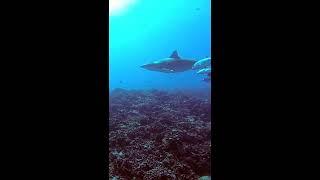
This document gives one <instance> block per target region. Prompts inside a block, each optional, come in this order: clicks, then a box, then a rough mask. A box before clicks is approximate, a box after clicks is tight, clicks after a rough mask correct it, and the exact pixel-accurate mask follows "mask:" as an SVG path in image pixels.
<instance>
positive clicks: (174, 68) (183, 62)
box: [140, 50, 196, 73]
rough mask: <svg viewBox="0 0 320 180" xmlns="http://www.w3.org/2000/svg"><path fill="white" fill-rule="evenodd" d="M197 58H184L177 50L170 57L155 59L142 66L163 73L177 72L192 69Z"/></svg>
mask: <svg viewBox="0 0 320 180" xmlns="http://www.w3.org/2000/svg"><path fill="white" fill-rule="evenodd" d="M195 63H196V60H192V59H183V58H181V57H180V56H179V54H178V51H177V50H175V51H173V52H172V53H171V55H170V56H169V57H168V58H164V59H160V60H156V61H153V62H151V63H147V64H144V65H142V66H140V67H141V68H144V69H147V70H150V71H158V72H163V73H177V72H183V71H187V70H191V69H192V66H193V65H194V64H195Z"/></svg>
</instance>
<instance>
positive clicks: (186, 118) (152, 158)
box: [107, 89, 211, 180]
mask: <svg viewBox="0 0 320 180" xmlns="http://www.w3.org/2000/svg"><path fill="white" fill-rule="evenodd" d="M109 113H110V116H109V137H107V138H109V159H108V161H109V170H108V172H109V175H108V176H109V179H130V180H131V179H146V180H153V179H154V180H155V179H157V180H159V179H160V180H161V179H181V180H184V179H188V180H192V179H199V178H200V177H201V176H210V174H211V173H210V165H211V163H210V161H211V159H210V157H211V101H210V99H208V98H203V97H199V94H198V93H194V94H193V93H190V92H188V93H183V92H167V91H159V90H145V91H143V90H124V89H115V90H114V91H113V92H112V93H111V94H110V102H109Z"/></svg>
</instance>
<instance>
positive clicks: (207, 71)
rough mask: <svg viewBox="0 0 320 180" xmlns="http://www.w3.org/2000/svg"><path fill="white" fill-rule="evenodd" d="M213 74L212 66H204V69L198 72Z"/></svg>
mask: <svg viewBox="0 0 320 180" xmlns="http://www.w3.org/2000/svg"><path fill="white" fill-rule="evenodd" d="M209 73H210V74H211V67H207V68H204V69H200V70H199V71H198V72H197V74H209Z"/></svg>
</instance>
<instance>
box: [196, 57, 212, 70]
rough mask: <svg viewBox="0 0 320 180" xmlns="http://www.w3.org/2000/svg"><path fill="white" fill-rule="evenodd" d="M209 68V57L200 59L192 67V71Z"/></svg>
mask: <svg viewBox="0 0 320 180" xmlns="http://www.w3.org/2000/svg"><path fill="white" fill-rule="evenodd" d="M210 66H211V57H207V58H204V59H200V60H199V61H197V62H196V63H194V65H193V66H192V69H193V70H197V69H204V68H207V67H210Z"/></svg>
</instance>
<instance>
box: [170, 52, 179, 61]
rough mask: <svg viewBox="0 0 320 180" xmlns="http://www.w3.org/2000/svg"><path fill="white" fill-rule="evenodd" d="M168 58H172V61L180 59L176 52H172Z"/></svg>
mask: <svg viewBox="0 0 320 180" xmlns="http://www.w3.org/2000/svg"><path fill="white" fill-rule="evenodd" d="M170 58H174V59H180V57H179V55H178V51H177V50H175V51H173V52H172V54H171V56H170Z"/></svg>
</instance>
